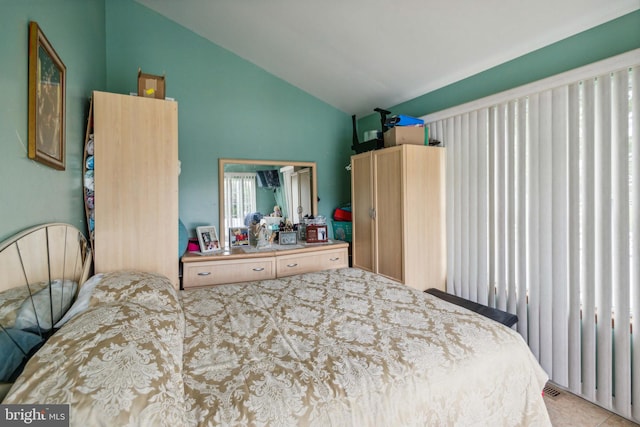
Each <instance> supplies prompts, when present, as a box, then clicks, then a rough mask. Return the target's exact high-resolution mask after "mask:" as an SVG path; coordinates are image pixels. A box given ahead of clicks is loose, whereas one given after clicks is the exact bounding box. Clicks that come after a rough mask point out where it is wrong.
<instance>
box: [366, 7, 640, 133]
mask: <svg viewBox="0 0 640 427" xmlns="http://www.w3.org/2000/svg"><path fill="white" fill-rule="evenodd" d="M636 48H640V10H638V11H636V12H632V13H630V14H627V15H624V16H622V17H620V18H618V19H614V20H612V21H609V22H607V23H604V24H602V25H600V26H597V27H594V28H592V29H590V30H587V31H584V32H582V33H579V34H576V35H574V36H572V37H569V38H567V39H564V40H561V41H559V42H557V43H554V44H552V45H549V46H547V47H544V48H542V49H539V50H536V51H534V52H531V53H529V54H527V55H524V56H521V57H519V58H516V59H514V60H512V61H509V62H506V63H504V64H501V65H498V66H496V67H494V68H491V69H489V70H486V71H483V72H482V73H479V74H476V75H474V76H471V77H469V78H467V79H464V80H461V81H458V82H456V83H453V84H451V85H448V86H445V87H443V88H440V89H438V90H435V91H433V92H430V93H427V94H425V95H422V96H419V97H417V98H414V99H412V100H409V101H407V102H404V103H402V104H398V105H395V106H391V107H388V106H387V107H382V108H385V109H387V110H389V111H391V112H392V113H394V114H406V115H409V116H414V117H420V116H423V115H426V114H429V113H434V112H436V111H441V110H444V109H447V108H450V107H454V106H456V105H460V104H464V103H466V102H470V101H473V100H475V99H480V98H484V97H485V96H489V95H492V94H495V93H499V92H503V91H505V90H508V89H512V88H515V87H518V86H522V85H524V84H527V83H531V82H534V81H537V80H541V79H543V78H546V77H549V76H553V75H555V74H559V73H562V72H564V71H568V70H571V69H574V68H577V67H581V66H583V65H587V64H590V63H592V62H596V61H599V60H602V59H605V58H609V57H611V56H614V55H618V54H621V53H624V52H627V51H629V50H632V49H636ZM358 129H359V130H360V131H364V130H367V129H380V116H379V115H378V114H377V113H376V114H372V115H369V116H367V117H363V118H362V119H360V120H358ZM361 133H362V132H361ZM360 137H361V138H362V135H360Z"/></svg>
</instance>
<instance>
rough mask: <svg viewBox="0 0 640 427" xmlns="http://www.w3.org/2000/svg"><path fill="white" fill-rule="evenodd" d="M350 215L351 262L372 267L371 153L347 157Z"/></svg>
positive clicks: (373, 253) (360, 266)
mask: <svg viewBox="0 0 640 427" xmlns="http://www.w3.org/2000/svg"><path fill="white" fill-rule="evenodd" d="M351 211H352V212H351V215H352V225H353V229H352V241H353V242H352V248H351V252H352V260H353V266H354V267H358V268H362V269H363V270H369V271H375V265H374V256H375V242H374V238H373V236H374V235H373V233H374V223H373V215H374V210H373V154H372V153H371V152H367V153H363V154H358V155H356V156H353V157H351Z"/></svg>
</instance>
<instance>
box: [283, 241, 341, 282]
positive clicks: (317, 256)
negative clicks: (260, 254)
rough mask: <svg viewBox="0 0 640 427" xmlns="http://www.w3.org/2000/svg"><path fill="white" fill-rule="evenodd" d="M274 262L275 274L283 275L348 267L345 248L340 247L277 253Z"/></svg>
mask: <svg viewBox="0 0 640 427" xmlns="http://www.w3.org/2000/svg"><path fill="white" fill-rule="evenodd" d="M276 264H277V265H276V272H277V276H278V277H284V276H291V275H294V274H301V273H310V272H313V271H320V270H327V269H330V268H343V267H348V266H349V257H348V252H347V248H342V249H334V250H326V251H315V252H310V253H298V254H293V255H279V256H277V257H276Z"/></svg>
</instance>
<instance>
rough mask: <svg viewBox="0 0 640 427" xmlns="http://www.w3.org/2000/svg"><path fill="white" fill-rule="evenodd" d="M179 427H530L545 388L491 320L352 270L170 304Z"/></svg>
mask: <svg viewBox="0 0 640 427" xmlns="http://www.w3.org/2000/svg"><path fill="white" fill-rule="evenodd" d="M182 302H183V307H184V311H185V319H186V337H185V342H184V366H183V375H184V384H185V395H186V403H187V409H188V412H189V414H188V416H189V417H190V424H197V425H203V426H204V425H207V426H218V425H233V426H235V425H241V426H243V425H245V426H246V425H251V426H253V425H271V426H297V425H306V426H426V425H429V426H431V425H433V426H450V425H458V426H542V425H550V422H549V418H548V415H547V412H546V409H545V405H544V402H543V400H542V397H541V391H542V388H543V387H544V384H545V382H546V380H547V376H546V374H545V373H544V372H543V370H542V369H541V368H540V366H539V365H538V363H537V362H536V360H535V359H534V357H533V356H532V354H531V353H530V351H529V349H528V348H527V346H526V345H525V343H524V341H523V340H522V338H521V337H520V336H519V335H518V334H517V333H516V332H514V331H513V330H511V329H508V328H506V327H504V326H502V325H500V324H498V323H496V322H494V321H492V320H489V319H486V318H484V317H481V316H479V315H477V314H475V313H471V312H469V311H467V310H465V309H463V308H460V307H457V306H454V305H451V304H448V303H446V302H444V301H441V300H439V299H437V298H436V297H433V296H431V295H428V294H425V293H423V292H419V291H416V290H413V289H412V288H409V287H406V286H404V285H400V284H398V283H395V282H392V281H390V280H387V279H384V278H382V277H380V276H376V275H373V274H371V273H368V272H364V271H362V270H358V269H342V270H331V271H325V272H320V273H312V274H305V275H301V276H293V277H288V278H283V279H278V280H270V281H263V282H256V283H249V284H236V285H224V286H218V287H214V288H208V289H198V290H188V291H183V292H182Z"/></svg>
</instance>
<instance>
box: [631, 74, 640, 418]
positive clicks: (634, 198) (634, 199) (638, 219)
mask: <svg viewBox="0 0 640 427" xmlns="http://www.w3.org/2000/svg"><path fill="white" fill-rule="evenodd" d="M631 84H632V87H633V95H632V96H631V111H632V113H633V116H632V123H631V129H632V130H633V131H632V135H631V146H632V154H631V159H632V163H631V165H632V166H631V171H630V177H631V182H632V187H631V190H632V191H631V245H630V246H631V249H632V256H633V258H632V260H631V286H630V292H631V297H630V300H631V301H632V303H631V305H632V307H631V310H632V316H631V318H632V321H631V328H632V330H633V331H635V333H634V334H632V336H631V345H632V347H633V348H634V349H635V351H634V352H633V360H632V361H631V370H632V372H634V373H635V375H634V376H633V380H632V382H631V394H632V396H633V397H635V399H634V404H633V408H632V415H633V417H634V418H635V419H636V420H640V402H638V400H639V399H640V397H639V396H640V375H639V374H638V372H640V351H638V349H640V96H639V93H640V66H638V67H633V71H632V72H631Z"/></svg>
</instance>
